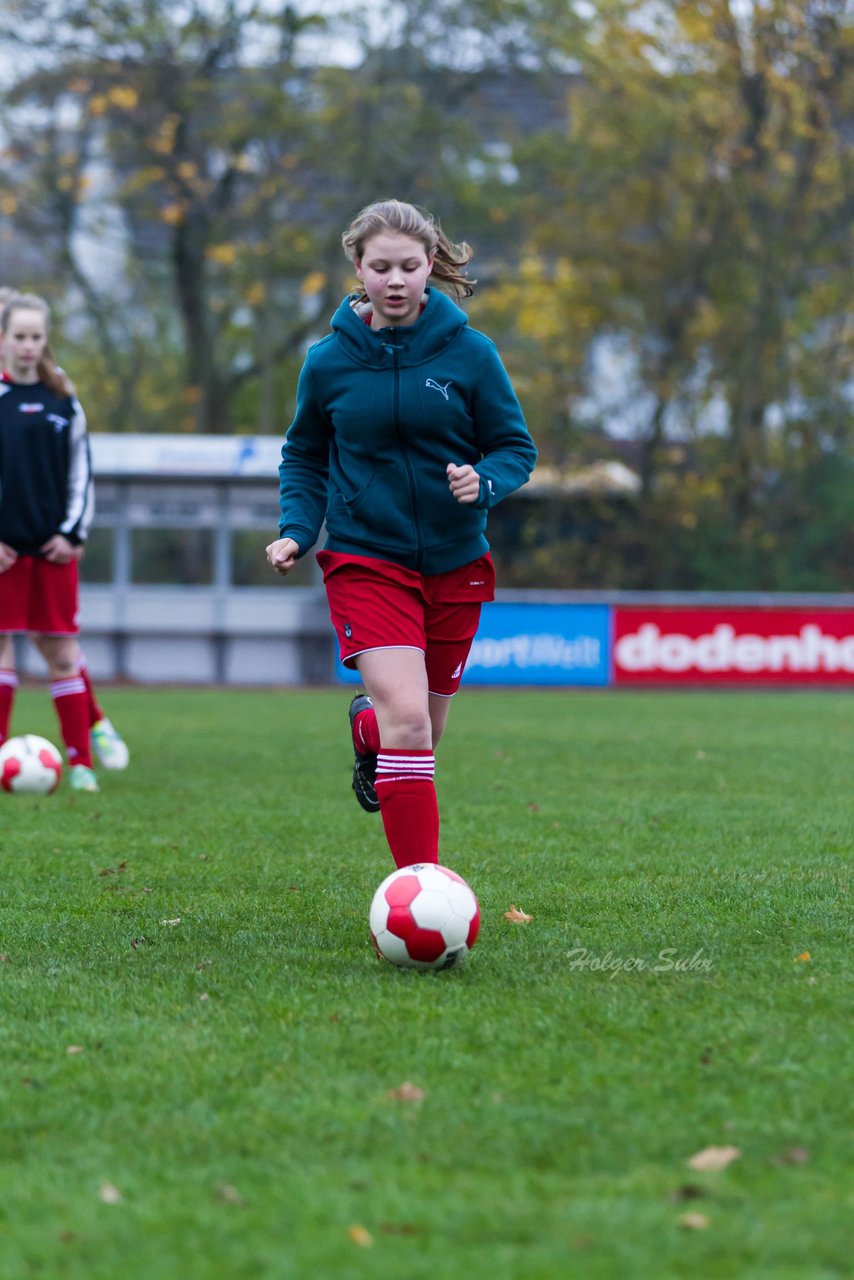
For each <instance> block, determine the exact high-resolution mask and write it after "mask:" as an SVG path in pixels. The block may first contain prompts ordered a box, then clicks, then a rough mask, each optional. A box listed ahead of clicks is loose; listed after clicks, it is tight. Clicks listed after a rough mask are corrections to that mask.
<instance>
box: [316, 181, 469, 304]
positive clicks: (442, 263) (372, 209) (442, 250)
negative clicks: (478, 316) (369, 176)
mask: <svg viewBox="0 0 854 1280" xmlns="http://www.w3.org/2000/svg"><path fill="white" fill-rule="evenodd" d="M383 232H392V233H395V234H397V235H402V236H410V237H411V238H412V239H413V240H420V241H421V243H422V245H423V246H424V252H425V253H426V254H427V257H428V258H429V257H431V256H432V257H433V270H432V272H431V274H430V279H431V281H432V282H434V283H435V284H437V285H438V286H439V288H442V289H444V290H445V291H446V292H447V293H452V294H453V295H454V297H455V298H456V299H457V301H458V302H459V301H461V299H463V298H470V297H471V295H472V294H473V293H474V286H475V285H476V284H477V280H475V279H473V278H471V277H470V276H467V275H464V274H463V267H465V265H466V264H467V263H468V262H470V261H471V258H472V256H473V250H472V248H471V246H470V245H468V244H466V243H465V241H463V242H462V243H461V244H454V243H453V242H452V241H451V240H449V239H448V237H447V236H446V235H445V233H444V231H443V230H442V229H441V227H438V226H437V225H436V223H435V222H434V220H433V218H432V216H431V215H430V214H429V213H425V212H424V211H423V210H421V209H418V208H416V206H415V205H414V204H407V203H406V202H405V201H403V200H377V201H375V202H374V203H373V204H369V205H366V206H365V208H364V209H362V210H361V212H360V213H357V214H356V217H355V218H354V219H353V221H352V222H351V223H350V225H349V227H348V228H347V230H346V231H345V232H344V234H343V236H342V237H341V243H342V245H343V246H344V252H345V253H346V255H347V257H348V258H349V259H350V261H351V262H353V263H356V262H359V261H360V260H361V258H362V255H363V253H364V250H365V244H366V243H367V241H368V240H370V238H371V236H376V235H381V234H382V233H383ZM365 296H367V295H365Z"/></svg>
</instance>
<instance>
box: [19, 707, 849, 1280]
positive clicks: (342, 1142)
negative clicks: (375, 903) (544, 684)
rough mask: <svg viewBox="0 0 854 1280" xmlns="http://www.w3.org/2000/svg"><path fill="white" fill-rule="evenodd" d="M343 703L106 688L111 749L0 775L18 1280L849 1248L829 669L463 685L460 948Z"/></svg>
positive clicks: (529, 1275)
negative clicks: (114, 753)
mask: <svg viewBox="0 0 854 1280" xmlns="http://www.w3.org/2000/svg"><path fill="white" fill-rule="evenodd" d="M348 699H349V693H348V692H346V691H344V692H342V691H333V690H329V691H327V690H324V691H307V690H298V691H293V692H290V691H277V692H271V691H257V692H256V691H251V692H246V691H192V692H185V691H179V690H148V689H146V690H136V689H131V690H127V689H116V690H108V691H107V694H106V699H105V701H106V703H107V706H108V710H109V712H110V714H111V715H112V717H113V719H114V720H115V721H116V723H117V724H118V725H120V727H121V728H122V730H123V731H124V732H125V734H126V736H127V738H128V741H129V743H130V745H131V750H132V762H131V768H130V769H129V770H128V772H127V773H126V774H123V775H122V774H116V775H110V774H106V775H105V774H101V775H100V776H101V784H102V792H101V793H100V794H99V795H75V794H72V793H71V792H70V791H68V789H67V787H66V786H65V785H63V787H62V788H61V790H60V791H59V792H58V793H57V794H56V795H55V796H53V797H50V798H47V799H35V798H31V797H9V796H0V913H2V915H0V1002H1V1005H2V1009H1V1011H0V1103H2V1106H1V1107H0V1276H2V1277H3V1280H29V1278H30V1277H40V1278H41V1277H44V1278H46V1280H60V1278H61V1280H119V1277H131V1276H145V1277H151V1278H152V1280H244V1278H245V1280H250V1278H251V1280H292V1278H294V1280H339V1278H341V1280H363V1278H365V1280H368V1278H370V1280H386V1278H389V1280H391V1278H394V1280H398V1278H399V1277H406V1280H427V1278H428V1277H429V1280H452V1278H455V1277H458V1276H464V1277H466V1280H480V1278H481V1277H483V1278H484V1280H486V1278H487V1277H490V1278H493V1277H494V1278H496V1280H511V1278H512V1280H516V1278H517V1277H518V1278H519V1280H567V1278H569V1280H573V1278H575V1277H582V1278H583V1280H598V1278H599V1277H602V1278H607V1280H611V1278H617V1280H647V1277H649V1278H650V1280H670V1278H671V1277H685V1278H686V1280H698V1278H702V1277H734V1278H735V1277H737V1278H738V1280H754V1278H756V1280H758V1278H761V1280H784V1278H785V1280H790V1278H791V1280H825V1278H830V1277H841V1276H850V1275H851V1274H852V1271H851V1262H850V1258H851V1250H850V1246H851V1236H850V1225H851V1221H852V1208H854V1196H852V1190H851V1180H850V1138H851V1132H852V1114H851V1054H850V1048H851V1004H850V996H851V962H850V956H851V952H850V947H851V934H850V924H851V907H850V893H849V892H848V889H849V882H850V867H851V854H852V849H854V813H853V812H852V763H854V751H852V744H853V743H854V699H852V697H851V695H850V694H828V695H822V694H806V693H797V694H790V695H783V694H776V693H774V694H755V695H754V694H745V693H739V694H736V693H731V694H727V693H716V694H706V693H703V694H700V693H695V694H664V693H651V692H649V693H647V692H644V693H639V694H619V693H614V692H611V693H562V692H553V691H549V692H511V693H498V692H492V691H470V692H468V693H464V694H463V696H462V697H460V698H459V699H458V700H457V703H456V705H455V706H454V709H453V712H452V716H451V721H450V725H449V730H448V734H447V737H446V739H445V741H444V742H443V743H442V746H441V748H440V751H439V761H438V771H437V786H438V789H439V797H440V805H441V807H442V815H443V827H442V849H441V854H442V860H443V861H444V862H446V863H447V864H448V865H450V866H452V867H454V868H455V869H456V870H458V871H459V872H460V873H461V874H462V875H464V876H465V877H466V878H467V879H468V880H469V881H470V882H471V883H472V885H473V886H474V888H475V890H476V892H477V893H478V895H479V898H480V902H481V909H482V915H483V924H482V929H481V936H480V940H479V942H478V945H477V947H476V948H475V950H474V952H473V953H472V955H471V956H470V957H469V959H468V960H467V962H466V964H465V966H463V968H462V969H460V970H459V971H453V972H450V973H445V974H421V973H411V972H402V971H398V970H396V969H394V968H392V967H391V966H390V965H387V964H382V963H381V962H380V961H379V960H378V959H377V958H376V957H375V956H374V954H373V951H372V949H371V947H370V943H369V939H368V933H367V909H368V904H369V901H370V898H371V895H372V893H373V890H374V888H375V886H376V885H377V883H378V882H379V881H380V879H382V878H383V877H384V876H385V875H386V874H387V873H388V872H389V871H390V870H392V864H391V861H390V858H389V855H388V851H387V848H386V846H385V843H384V840H383V836H382V829H381V826H380V821H379V819H378V818H374V817H369V816H368V815H366V814H363V813H362V812H361V810H359V809H358V807H357V806H356V804H355V802H354V800H353V798H352V795H351V794H350V791H349V766H350V755H349V752H348V748H347V742H346V732H345V726H346V707H347V702H348ZM14 729H15V731H16V732H19V733H22V732H35V733H42V734H45V735H46V736H48V737H50V738H52V739H54V740H56V728H55V723H54V720H53V713H52V709H51V707H50V703H49V700H48V698H47V694H46V693H45V692H43V691H41V690H35V689H26V690H24V691H23V692H22V693H21V695H20V697H19V702H18V705H17V708H16V713H15V723H14ZM511 904H514V905H515V906H517V907H518V908H520V909H522V910H524V911H525V912H527V913H529V914H530V915H531V916H532V917H533V919H532V920H531V921H530V923H527V924H512V923H510V922H509V921H508V920H506V919H505V916H504V913H505V912H506V911H507V910H508V908H509V907H510V905H511ZM661 953H664V955H663V957H662V956H661ZM403 1084H407V1086H409V1085H411V1086H414V1087H413V1088H408V1087H407V1088H406V1089H404V1090H403V1091H402V1093H403V1096H400V1092H399V1091H400V1086H401V1085H403ZM709 1147H731V1148H737V1149H738V1152H739V1154H738V1155H737V1157H735V1158H733V1159H732V1161H731V1162H730V1163H729V1164H728V1165H727V1167H726V1168H723V1169H720V1170H718V1171H702V1170H696V1169H694V1168H692V1167H690V1166H689V1164H688V1163H687V1162H688V1160H689V1158H690V1157H692V1156H694V1155H696V1154H697V1153H699V1152H702V1151H704V1150H705V1149H706V1148H709ZM730 1155H732V1152H730ZM686 1216H687V1217H686ZM692 1224H693V1225H692Z"/></svg>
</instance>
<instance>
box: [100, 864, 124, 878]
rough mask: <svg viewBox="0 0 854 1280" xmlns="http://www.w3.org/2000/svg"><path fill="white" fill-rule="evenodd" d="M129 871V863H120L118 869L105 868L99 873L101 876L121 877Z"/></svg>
mask: <svg viewBox="0 0 854 1280" xmlns="http://www.w3.org/2000/svg"><path fill="white" fill-rule="evenodd" d="M127 869H128V864H127V862H120V863H119V865H118V866H117V867H104V868H103V870H102V871H99V872H98V875H99V876H118V875H121V873H122V872H123V871H127Z"/></svg>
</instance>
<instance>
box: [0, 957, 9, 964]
mask: <svg viewBox="0 0 854 1280" xmlns="http://www.w3.org/2000/svg"><path fill="white" fill-rule="evenodd" d="M8 961H9V957H8V956H0V964H7V963H8Z"/></svg>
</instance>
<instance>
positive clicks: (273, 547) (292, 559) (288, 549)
mask: <svg viewBox="0 0 854 1280" xmlns="http://www.w3.org/2000/svg"><path fill="white" fill-rule="evenodd" d="M298 555H299V543H298V542H294V540H293V538H277V539H276V541H275V542H271V543H270V545H269V547H268V548H267V563H268V564H269V565H270V568H271V569H275V570H276V573H281V574H282V575H284V574H286V573H290V571H291V569H293V567H294V565H295V564H296V562H297V557H298Z"/></svg>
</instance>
